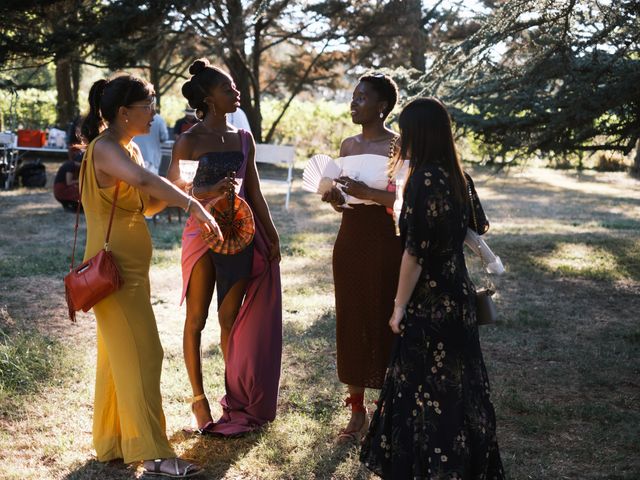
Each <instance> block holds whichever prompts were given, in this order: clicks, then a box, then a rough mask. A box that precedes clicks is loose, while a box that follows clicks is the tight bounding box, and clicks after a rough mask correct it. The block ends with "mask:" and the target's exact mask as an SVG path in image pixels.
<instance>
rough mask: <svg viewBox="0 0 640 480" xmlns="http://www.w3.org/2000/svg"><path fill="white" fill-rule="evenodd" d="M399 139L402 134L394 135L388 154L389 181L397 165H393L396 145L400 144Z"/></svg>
mask: <svg viewBox="0 0 640 480" xmlns="http://www.w3.org/2000/svg"><path fill="white" fill-rule="evenodd" d="M398 140H400V135H394V137H393V138H392V139H391V141H390V142H389V153H388V154H387V177H388V178H389V181H391V179H392V178H393V175H394V171H395V167H396V165H392V164H391V163H392V162H393V159H394V157H395V155H396V146H397V145H398Z"/></svg>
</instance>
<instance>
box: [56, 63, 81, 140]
mask: <svg viewBox="0 0 640 480" xmlns="http://www.w3.org/2000/svg"><path fill="white" fill-rule="evenodd" d="M55 65H56V90H57V94H58V98H57V101H56V125H57V126H58V128H61V129H63V130H66V129H67V125H69V123H70V122H71V120H73V117H74V114H75V105H76V104H77V102H75V101H74V92H73V86H72V70H73V69H72V65H71V59H70V58H69V57H63V58H57V59H56V60H55Z"/></svg>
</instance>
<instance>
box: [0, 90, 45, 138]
mask: <svg viewBox="0 0 640 480" xmlns="http://www.w3.org/2000/svg"><path fill="white" fill-rule="evenodd" d="M10 104H11V94H10V93H9V92H8V91H5V90H0V112H2V122H0V123H2V127H3V128H4V129H8V128H9V127H10V123H11V121H10V112H9V108H10ZM15 108H16V116H17V124H16V126H17V127H18V128H40V129H43V128H46V127H48V126H52V125H55V121H56V91H55V90H54V89H50V90H37V89H35V88H29V89H27V90H19V91H18V100H17V102H16V107H15Z"/></svg>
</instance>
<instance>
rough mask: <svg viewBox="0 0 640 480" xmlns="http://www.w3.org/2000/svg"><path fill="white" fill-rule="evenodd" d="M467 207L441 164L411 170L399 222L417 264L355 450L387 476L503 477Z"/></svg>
mask: <svg viewBox="0 0 640 480" xmlns="http://www.w3.org/2000/svg"><path fill="white" fill-rule="evenodd" d="M473 194H474V196H475V191H474V192H473ZM474 200H475V198H474ZM469 213H470V210H469V206H468V202H466V201H465V202H464V203H463V204H462V205H461V204H460V202H459V201H457V200H456V199H455V197H454V196H453V194H452V191H451V183H450V179H449V176H448V174H447V173H446V172H445V171H444V170H443V169H441V168H439V167H437V166H428V167H425V168H423V169H420V170H417V171H415V172H414V173H413V175H412V176H411V178H410V179H409V182H408V185H407V188H406V190H405V193H404V206H403V208H402V213H401V218H400V232H401V236H402V242H403V245H404V246H405V249H406V250H407V251H408V252H409V253H410V254H411V255H413V256H415V257H417V259H418V262H419V264H420V265H421V266H422V272H421V273H420V278H419V280H418V283H417V284H416V287H415V289H414V291H413V294H412V296H411V299H410V301H409V304H408V305H407V313H406V316H405V318H404V320H403V326H404V329H403V333H402V334H401V335H400V336H398V338H397V339H396V343H395V346H394V351H393V353H392V356H391V360H390V363H389V368H388V369H387V373H386V376H385V381H384V385H383V387H382V391H381V392H380V398H379V401H378V408H377V410H376V412H375V413H374V415H373V418H372V420H371V426H370V428H369V432H368V433H367V435H366V437H365V439H364V442H363V447H362V452H361V454H360V459H361V461H362V462H364V464H365V465H366V466H367V467H368V468H369V469H370V470H372V471H373V472H375V473H376V474H378V475H380V476H381V477H383V478H385V479H394V480H395V479H402V480H404V479H429V480H436V479H438V480H440V479H447V480H449V479H465V480H480V479H482V480H493V479H499V480H501V479H503V478H504V472H503V469H502V463H501V461H500V454H499V451H498V443H497V441H496V422H495V413H494V410H493V405H492V404H491V400H490V399H489V379H488V377H487V372H486V370H485V366H484V361H483V359H482V352H481V351H480V342H479V337H478V327H477V325H476V315H475V296H474V292H475V289H474V286H473V284H472V283H471V280H470V279H469V275H468V273H467V267H466V265H465V260H464V254H463V243H464V238H465V235H466V230H467V226H468V224H469Z"/></svg>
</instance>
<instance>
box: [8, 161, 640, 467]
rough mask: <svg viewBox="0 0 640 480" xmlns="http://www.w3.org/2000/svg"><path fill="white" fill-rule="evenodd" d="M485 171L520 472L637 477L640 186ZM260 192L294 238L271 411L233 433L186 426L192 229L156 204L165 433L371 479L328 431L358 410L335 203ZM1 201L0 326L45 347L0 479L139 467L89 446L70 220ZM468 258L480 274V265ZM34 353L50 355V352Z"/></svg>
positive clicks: (219, 451)
mask: <svg viewBox="0 0 640 480" xmlns="http://www.w3.org/2000/svg"><path fill="white" fill-rule="evenodd" d="M48 168H49V170H50V171H51V170H55V168H54V167H52V166H50V165H48ZM474 178H475V179H476V183H477V185H478V190H479V193H480V195H481V198H483V200H484V202H485V207H486V209H487V211H488V214H489V217H490V219H491V221H492V230H491V232H490V234H489V235H488V236H487V240H488V242H489V243H490V245H491V246H492V247H493V248H494V250H495V251H496V252H497V253H498V254H499V255H500V256H501V257H502V260H503V261H504V262H505V264H506V267H507V273H506V274H505V276H504V277H502V278H499V279H493V281H495V283H496V284H497V287H498V292H499V294H498V297H497V302H498V307H499V309H500V314H501V318H500V321H499V323H498V324H497V325H496V326H492V327H486V328H483V329H482V332H481V335H482V342H483V348H484V353H485V360H486V363H487V366H488V368H489V371H490V372H489V373H490V378H491V380H492V387H493V396H494V400H495V405H496V411H497V415H498V436H499V442H500V447H501V450H502V454H503V459H504V463H505V466H506V469H507V471H508V473H509V476H510V478H513V479H518V480H519V479H522V480H525V479H536V480H538V479H540V480H546V479H549V480H551V479H553V480H556V479H561V478H567V479H569V478H571V479H573V478H581V479H596V478H598V479H600V478H609V479H620V480H622V479H625V480H627V479H628V480H631V479H635V478H638V477H640V461H639V460H638V456H637V452H638V451H640V443H639V440H638V439H639V438H640V427H639V425H640V413H639V412H638V409H637V405H638V404H640V382H639V381H638V374H639V373H640V360H639V359H640V327H639V326H638V323H637V312H638V311H640V300H639V299H640V243H639V238H640V189H639V188H638V186H639V184H638V182H637V181H635V180H633V179H630V178H629V177H627V176H625V175H624V174H620V173H607V174H600V173H597V174H596V173H592V172H587V173H581V174H576V173H572V172H567V171H565V172H557V171H550V170H544V169H523V170H518V171H515V170H512V171H511V172H510V173H509V175H504V174H500V175H493V174H491V173H490V172H486V171H478V172H476V175H475V176H474ZM266 193H267V199H268V201H269V203H270V204H271V206H272V211H273V215H274V219H275V221H276V224H277V226H278V228H279V230H280V234H281V243H282V250H283V260H282V264H281V268H282V278H283V293H284V296H283V314H284V352H283V367H282V380H281V390H280V402H279V411H278V418H277V420H276V421H275V422H274V423H273V424H271V425H268V426H266V427H265V428H263V429H262V430H260V431H258V432H255V433H252V434H250V435H247V436H246V437H244V438H240V439H228V440H224V439H217V438H200V437H193V436H189V435H186V434H185V433H183V430H182V429H183V427H185V426H187V425H188V424H189V423H190V421H191V419H190V414H189V406H188V405H187V404H185V403H184V402H183V398H184V397H185V396H186V395H187V394H188V391H189V388H188V382H187V379H186V373H185V370H184V366H183V362H182V354H181V342H182V325H183V320H184V313H185V312H184V306H180V305H179V297H180V289H181V273H180V266H179V259H180V251H179V245H180V235H181V226H180V225H179V224H177V222H176V221H175V220H174V222H173V223H168V222H167V220H166V218H165V217H162V218H161V219H160V221H159V222H158V223H157V224H155V225H154V224H152V223H151V224H150V230H151V233H152V236H153V240H154V248H155V249H154V256H153V265H152V269H151V283H152V303H153V305H154V310H155V312H156V317H157V321H158V329H159V333H160V336H161V340H162V343H163V345H164V348H165V362H164V369H163V377H162V388H163V395H164V406H165V413H166V416H167V431H168V433H169V436H170V438H171V440H172V442H173V443H174V445H175V446H176V449H177V451H178V452H179V454H181V455H185V456H187V457H190V458H193V459H194V460H197V461H198V462H201V463H202V464H203V465H204V466H205V467H206V469H207V473H208V474H207V477H206V478H211V479H218V478H220V479H222V478H224V479H310V480H311V479H314V480H315V479H327V480H328V479H354V478H359V479H367V478H371V476H370V475H369V474H368V473H367V472H366V471H365V470H364V469H362V468H361V467H360V464H359V462H358V458H357V454H358V451H357V448H355V447H351V448H349V447H337V446H336V445H335V444H334V437H335V434H336V432H337V431H338V430H339V429H340V428H341V427H343V426H344V424H345V423H346V421H347V419H348V411H347V410H346V409H344V408H343V407H342V398H343V397H344V393H345V392H344V387H343V386H342V385H341V384H340V383H339V382H338V381H337V379H336V372H335V368H336V367H335V316H334V309H333V285H332V277H331V251H332V244H333V240H334V238H335V235H336V232H337V229H338V226H339V215H338V214H336V213H334V212H333V211H332V210H331V209H330V208H329V207H327V206H325V205H321V204H320V202H319V201H318V200H319V199H318V198H317V197H315V196H313V195H308V194H306V193H304V192H302V191H300V190H299V189H298V188H296V189H295V190H294V194H293V196H292V205H291V209H290V210H289V211H285V210H284V209H283V204H284V195H283V194H282V190H281V189H280V188H279V187H272V186H269V187H267V189H266ZM0 203H1V204H2V207H3V208H2V209H0V224H2V225H3V227H4V226H6V225H10V228H2V229H0V280H1V281H0V330H2V332H4V335H5V336H6V338H7V339H8V340H9V341H10V342H13V343H14V344H15V343H16V342H20V339H21V338H31V339H35V340H34V341H35V342H36V343H34V345H36V344H38V345H41V346H44V350H43V351H46V356H47V357H48V358H50V359H51V360H52V363H51V367H50V369H49V370H48V371H47V373H46V374H41V375H34V379H33V380H30V382H29V388H27V389H25V390H22V391H18V390H15V391H12V392H11V394H10V395H4V397H3V396H1V395H0V478H3V479H4V478H7V479H40V478H47V479H49V478H52V479H78V480H81V479H90V478H100V479H106V480H116V479H127V478H131V477H132V476H139V475H140V474H141V469H140V467H139V465H133V466H126V465H122V464H121V463H120V464H119V463H117V462H114V463H111V464H107V465H103V464H100V463H98V462H96V461H95V459H94V457H93V450H92V447H91V433H90V430H91V402H92V396H93V376H94V373H95V372H94V369H95V358H94V352H95V338H94V334H95V333H94V330H95V326H94V323H93V319H92V317H91V315H81V317H80V319H79V322H78V324H77V325H70V324H69V323H68V321H67V320H66V311H65V305H64V300H63V297H62V284H61V277H62V275H63V274H64V272H65V271H66V268H67V265H68V263H67V261H68V254H69V252H70V248H71V244H70V242H71V232H72V228H73V215H69V214H67V213H65V212H63V211H62V208H60V207H59V206H58V205H57V204H56V202H55V201H54V200H53V198H52V195H51V193H50V191H48V190H46V189H38V190H24V189H21V190H14V191H10V192H0ZM83 235H84V233H83V231H81V239H80V243H81V244H83V243H84V237H83ZM469 260H470V262H469V263H470V269H471V271H472V274H473V276H474V278H475V279H476V280H477V283H484V282H485V281H486V280H485V276H484V275H483V274H482V273H481V266H480V264H479V262H478V261H477V260H476V259H473V258H470V259H469ZM214 304H215V301H214ZM218 339H219V328H218V326H217V321H216V319H215V306H214V307H212V309H211V315H210V320H209V322H208V325H207V328H206V330H205V333H204V338H203V352H204V372H205V378H204V380H205V385H206V389H207V391H208V392H209V394H210V397H211V400H212V405H214V406H215V408H216V409H219V407H218V406H217V405H216V402H215V400H216V398H217V397H219V396H220V395H222V393H223V391H224V379H223V374H224V366H223V362H222V356H221V354H220V349H219V345H218ZM38 342H40V343H38ZM34 352H36V351H35V350H34ZM38 352H40V353H38ZM16 355H18V353H15V352H14V351H12V353H11V355H10V357H12V358H13V357H15V356H16ZM35 355H36V356H37V358H38V359H39V360H41V359H42V356H43V355H42V354H41V351H40V350H37V352H36V353H35ZM34 371H35V370H34ZM374 398H375V392H370V393H369V399H370V400H373V399H374ZM217 411H218V412H219V410H217Z"/></svg>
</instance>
